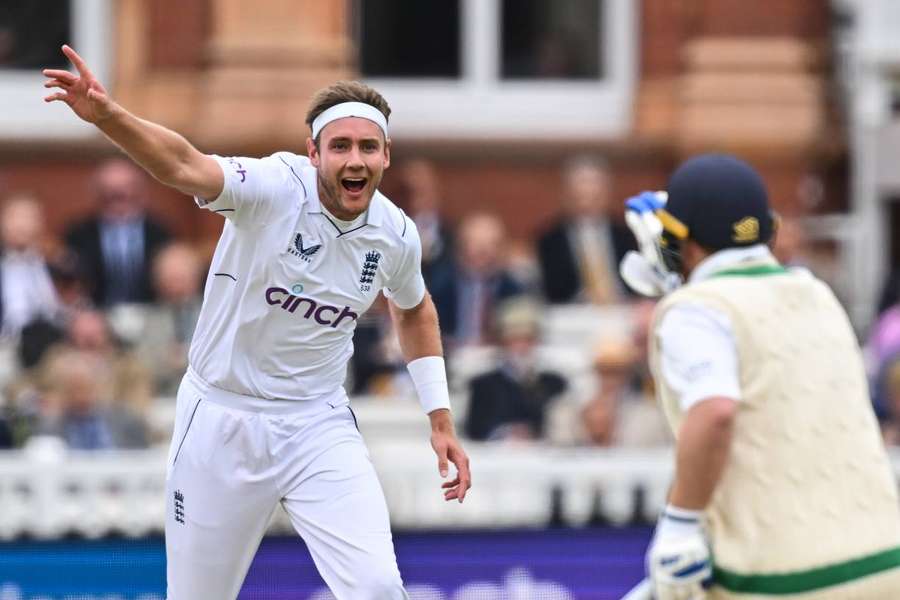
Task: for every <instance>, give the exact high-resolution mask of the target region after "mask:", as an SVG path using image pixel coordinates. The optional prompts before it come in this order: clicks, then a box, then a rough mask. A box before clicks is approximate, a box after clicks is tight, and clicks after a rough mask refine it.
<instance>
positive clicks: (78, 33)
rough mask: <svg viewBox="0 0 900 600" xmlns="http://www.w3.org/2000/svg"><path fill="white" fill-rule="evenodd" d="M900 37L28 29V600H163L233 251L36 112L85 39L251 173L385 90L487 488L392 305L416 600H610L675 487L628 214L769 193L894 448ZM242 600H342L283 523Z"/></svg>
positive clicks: (318, 19) (880, 25) (384, 411)
mask: <svg viewBox="0 0 900 600" xmlns="http://www.w3.org/2000/svg"><path fill="white" fill-rule="evenodd" d="M898 32H900V3H897V2H896V1H894V0H831V1H829V0H791V1H790V2H788V1H783V0H760V1H758V2H753V3H747V2H742V1H739V0H440V1H436V0H435V1H423V0H349V1H347V0H261V1H258V2H247V1H246V0H154V1H153V2H148V1H141V0H21V1H20V0H10V1H7V2H3V3H2V4H0V390H2V396H0V448H2V449H3V450H2V451H0V599H2V600H24V599H32V598H33V599H38V598H40V599H41V600H48V599H53V600H55V599H57V598H59V599H62V598H79V599H83V600H87V599H93V598H104V599H112V598H115V599H125V598H127V599H132V598H140V599H141V600H159V599H162V598H164V596H165V590H164V579H165V556H164V547H163V542H162V537H161V534H162V525H163V518H164V497H163V491H164V476H165V456H166V449H167V444H168V440H169V436H170V432H171V428H172V424H173V421H174V395H175V390H176V389H177V385H178V382H179V380H180V377H181V375H182V373H183V370H184V368H185V365H186V351H187V348H188V346H189V344H190V339H191V335H192V333H193V326H194V323H195V321H196V316H197V314H198V309H199V305H200V302H201V299H202V285H203V279H204V277H205V274H206V269H207V265H208V261H209V259H210V257H211V254H212V250H213V248H214V246H215V243H216V240H217V237H218V234H219V232H220V231H221V228H222V220H221V218H220V217H218V216H217V215H213V214H209V213H207V212H206V211H201V210H198V209H197V208H196V207H195V206H194V204H193V202H192V201H191V200H190V199H189V198H187V197H184V196H182V195H180V194H179V193H177V192H175V191H172V190H169V189H166V188H164V187H162V186H160V185H158V184H157V183H156V182H154V181H153V180H152V179H150V178H148V177H146V176H145V175H143V174H142V172H141V171H139V170H138V169H136V168H134V167H133V166H131V164H130V163H129V162H127V161H126V160H123V159H122V156H121V155H120V154H119V153H118V152H117V151H116V150H115V149H114V148H113V147H112V146H111V145H110V144H109V143H108V142H107V141H105V140H104V139H103V138H102V137H101V136H99V135H98V134H97V133H95V131H94V130H92V129H91V128H90V127H89V126H86V125H85V124H83V123H80V122H79V121H78V120H77V119H76V118H75V117H74V116H73V115H72V114H71V113H70V112H69V111H68V109H67V108H66V107H65V106H63V105H61V104H54V105H46V104H44V103H43V102H42V101H41V98H42V97H43V95H44V89H43V88H42V82H43V77H42V76H41V75H40V68H41V67H66V68H68V67H69V65H67V64H66V62H65V61H64V60H63V59H62V54H61V53H60V51H59V47H60V45H61V44H62V43H70V44H71V45H73V46H74V47H75V48H76V49H77V50H78V51H79V52H80V53H82V55H83V56H84V57H85V59H86V60H87V62H88V63H89V64H90V65H91V66H92V68H93V70H94V72H95V73H96V74H97V75H98V77H99V78H100V80H101V81H103V82H104V83H105V84H106V86H107V88H108V89H109V90H110V91H111V93H112V95H113V97H114V98H116V99H117V100H118V101H119V102H120V103H122V104H123V105H124V106H126V107H127V108H128V109H130V110H131V111H133V112H135V113H136V114H138V115H139V116H142V117H145V118H147V119H150V120H152V121H157V122H159V123H162V124H164V125H166V126H169V127H171V128H173V129H175V130H177V131H179V132H181V133H182V134H184V135H185V136H187V137H188V138H189V139H190V140H191V141H192V142H193V143H194V144H195V145H197V146H198V147H199V148H200V149H202V150H203V151H206V152H211V153H217V154H223V155H250V156H260V155H264V154H268V153H271V152H273V151H276V150H291V151H295V152H303V149H304V147H305V139H306V137H307V135H308V131H307V130H306V128H305V125H304V124H303V121H304V116H305V113H306V105H307V102H308V100H309V99H310V97H311V95H312V94H313V93H314V92H315V91H316V90H317V89H319V88H320V87H323V86H325V85H327V84H329V83H331V82H333V81H335V80H337V79H342V78H359V79H362V80H364V81H366V82H368V83H370V84H371V85H373V86H374V87H376V88H377V89H378V90H380V91H381V92H382V93H383V94H384V95H385V97H386V98H387V100H388V102H389V103H390V104H391V107H392V108H393V110H394V113H393V115H392V117H391V128H392V129H391V131H392V138H393V140H394V146H393V164H392V167H391V169H390V170H389V171H388V173H387V174H386V177H385V180H384V182H383V185H382V190H383V191H384V192H385V193H386V194H387V195H388V196H389V197H390V198H391V199H393V200H394V201H395V202H396V203H397V204H398V205H400V206H401V207H403V208H404V210H405V211H406V212H407V213H408V214H409V215H410V216H411V217H412V218H413V219H414V220H415V221H416V223H417V225H418V227H419V231H420V234H421V237H422V242H423V249H424V252H423V271H424V273H425V276H426V280H427V282H428V285H429V289H430V290H431V293H432V295H433V296H434V299H435V302H436V304H437V306H438V309H439V313H440V318H441V324H442V329H443V335H444V344H445V348H446V351H447V356H448V367H449V375H450V380H451V381H450V383H451V393H452V396H453V405H454V413H455V415H456V418H457V422H458V427H459V430H460V432H461V433H462V434H463V435H464V436H465V437H466V438H467V439H468V440H469V441H468V445H467V449H468V451H469V452H470V454H471V459H472V468H473V474H474V481H475V487H474V488H473V490H472V492H471V494H470V495H469V497H468V498H467V501H466V503H465V504H464V505H461V506H460V505H456V504H453V505H448V504H445V503H444V502H443V501H442V499H441V496H440V494H439V491H438V489H439V487H438V486H439V479H438V476H437V474H436V472H435V471H436V468H435V465H434V464H433V463H434V459H433V455H432V452H431V450H430V448H429V446H428V427H427V419H426V418H425V417H424V416H423V415H422V414H421V409H420V408H419V405H418V403H417V402H416V400H415V399H414V395H413V389H412V385H411V382H410V381H409V380H408V378H407V376H406V374H405V370H404V364H403V361H402V359H401V356H400V352H399V348H398V345H397V342H396V339H395V336H394V333H393V332H392V331H391V327H390V322H389V319H388V317H387V312H386V307H385V305H384V303H383V302H380V303H376V305H375V306H374V307H373V309H372V310H371V311H370V312H369V313H368V314H367V315H366V316H365V318H364V319H361V320H360V321H359V325H358V328H357V332H356V336H355V340H354V343H355V346H356V354H355V356H354V359H353V361H352V363H351V365H350V368H349V371H348V378H347V384H346V385H347V388H348V391H350V392H351V394H352V396H353V406H354V409H355V410H356V411H357V414H358V416H359V424H360V427H361V429H362V432H363V434H364V436H365V437H366V440H367V442H368V444H369V447H370V449H371V455H372V459H373V461H374V463H375V465H376V467H377V469H378V471H379V473H380V476H381V480H382V483H383V486H384V489H385V494H386V496H387V499H388V503H389V505H390V510H391V515H392V519H393V522H394V531H395V540H396V544H397V553H398V559H399V561H400V568H401V572H402V573H403V575H404V579H405V581H406V582H407V584H408V586H409V591H410V593H411V596H412V598H414V599H418V600H424V599H428V600H441V599H447V600H450V599H453V600H476V599H477V600H493V599H497V600H499V599H516V600H522V599H530V598H534V599H541V600H564V599H565V600H568V599H595V600H599V599H612V598H618V597H619V596H620V595H621V594H622V593H623V592H624V591H625V590H627V589H628V588H629V587H630V586H631V585H632V584H634V583H636V582H637V581H638V580H639V579H640V578H641V577H642V575H643V567H642V560H643V558H642V555H643V550H644V547H645V545H646V543H647V540H648V539H649V535H650V531H651V524H652V523H653V522H654V521H655V516H656V513H657V511H658V510H659V508H660V506H661V505H662V503H663V500H664V497H665V493H666V487H667V485H668V482H669V477H670V469H671V466H670V465H671V451H670V436H669V434H668V431H667V429H666V427H665V424H664V422H663V421H662V417H661V415H660V414H659V412H658V411H657V410H656V407H655V405H654V403H653V384H652V382H651V381H650V380H649V377H648V373H647V366H646V361H645V358H646V341H647V330H648V327H649V323H650V316H651V313H652V309H653V305H652V303H651V302H648V301H643V300H640V299H638V298H636V297H634V296H632V295H631V294H629V292H628V290H626V288H625V287H624V285H623V283H622V281H621V280H620V279H619V277H618V271H617V265H618V260H619V259H620V258H621V256H622V255H623V254H624V252H625V251H626V250H627V249H629V248H630V247H631V246H632V245H633V243H634V241H633V239H632V237H631V236H630V234H629V233H628V232H627V230H626V229H625V228H624V227H623V223H622V206H623V201H624V199H625V198H626V197H628V196H630V195H632V194H635V193H638V192H640V191H642V190H647V189H660V188H663V187H664V186H665V182H666V177H667V174H668V173H669V172H670V171H671V170H672V169H673V168H674V166H676V165H677V164H678V163H679V162H680V161H682V160H683V159H685V158H687V157H688V156H690V155H692V154H694V153H698V152H705V151H726V152H732V153H736V154H738V155H739V156H741V157H742V158H744V159H746V160H748V161H749V162H751V163H752V164H753V165H754V166H755V167H756V168H757V169H759V171H760V172H761V173H762V174H763V176H764V177H765V179H766V181H767V183H768V186H769V193H770V198H771V201H772V204H773V205H774V207H775V209H776V210H777V211H778V212H779V213H780V214H781V216H782V218H783V219H784V225H783V227H782V229H781V231H780V232H779V235H778V239H777V240H776V243H775V251H776V254H777V255H778V257H779V258H780V259H781V260H782V261H783V262H784V263H785V264H787V265H790V266H798V267H806V268H809V269H811V270H812V271H814V272H815V273H816V274H817V275H818V276H819V277H821V278H823V279H824V280H825V281H827V282H828V283H829V284H830V285H831V286H832V287H833V289H834V291H835V292H836V293H837V295H838V297H839V298H840V299H841V301H842V302H843V303H844V305H845V307H846V308H847V311H848V313H849V314H850V317H851V320H852V322H853V324H854V327H855V329H856V331H857V332H858V334H859V338H860V342H861V344H863V345H864V346H865V352H866V361H867V368H868V369H869V374H870V377H871V382H872V386H871V389H872V401H873V404H874V406H875V408H876V411H877V413H878V415H879V418H880V419H881V422H882V427H883V431H884V435H885V440H886V443H888V444H890V445H894V444H900V305H898V302H900V270H898V269H900V204H898V200H900V165H898V160H897V159H898V156H900V152H898V150H900V35H898ZM823 351H827V348H823ZM892 456H894V459H895V464H896V465H897V466H898V468H900V457H898V455H892ZM348 518H352V516H349V517H348ZM241 598H242V599H245V600H268V599H275V598H279V599H281V598H314V599H316V600H324V599H326V598H330V595H329V594H328V592H327V590H325V589H324V585H323V584H322V582H321V580H320V579H319V578H318V575H316V573H315V570H314V568H313V566H312V563H311V561H310V559H309V557H308V555H307V553H306V551H305V549H304V547H303V544H302V542H301V541H299V539H298V538H296V536H294V534H293V533H292V531H291V530H290V525H289V523H288V521H287V520H286V518H284V516H283V515H281V514H276V516H275V518H274V519H273V523H272V526H271V529H270V535H269V536H268V537H267V538H266V540H265V541H264V542H263V545H262V547H261V549H260V552H259V554H258V556H257V558H256V561H255V563H254V565H253V567H252V568H251V571H250V574H249V576H248V579H247V582H246V584H245V587H244V591H243V592H242V595H241Z"/></svg>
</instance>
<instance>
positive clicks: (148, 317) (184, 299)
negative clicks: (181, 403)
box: [135, 243, 204, 397]
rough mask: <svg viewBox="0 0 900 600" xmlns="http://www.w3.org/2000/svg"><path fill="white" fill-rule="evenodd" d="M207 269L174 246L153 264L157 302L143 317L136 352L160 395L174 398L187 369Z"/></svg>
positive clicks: (185, 249) (192, 253)
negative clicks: (148, 371) (203, 279)
mask: <svg viewBox="0 0 900 600" xmlns="http://www.w3.org/2000/svg"><path fill="white" fill-rule="evenodd" d="M203 272H204V268H203V265H202V264H201V262H200V258H199V257H198V256H197V253H196V252H195V251H194V249H193V248H191V247H190V246H188V245H186V244H181V243H174V244H170V245H169V246H166V247H165V248H164V249H162V250H161V251H160V252H159V254H157V255H156V258H155V260H154V262H153V283H154V289H155V291H156V297H157V302H156V303H155V304H153V305H151V306H148V307H147V309H146V310H145V311H144V313H143V315H142V327H141V330H140V333H139V335H138V336H137V340H136V342H137V346H136V348H135V351H136V353H137V356H138V358H139V359H140V360H141V362H142V363H143V364H144V365H145V366H146V367H147V368H148V369H149V370H150V373H151V375H152V378H153V381H154V387H155V389H156V393H157V394H163V395H167V396H172V397H174V396H175V394H176V392H177V391H178V385H179V384H180V383H181V379H182V377H183V376H184V371H185V369H186V368H187V353H188V349H189V347H190V345H191V338H192V337H193V335H194V327H195V326H196V324H197V317H198V316H199V315H200V305H201V303H202V302H203V296H202V294H201V290H200V285H201V282H202V277H203Z"/></svg>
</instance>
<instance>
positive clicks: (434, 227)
mask: <svg viewBox="0 0 900 600" xmlns="http://www.w3.org/2000/svg"><path fill="white" fill-rule="evenodd" d="M400 177H401V181H402V185H403V187H404V191H405V196H406V204H407V208H408V211H409V216H410V218H411V219H412V220H413V222H415V224H416V228H417V229H418V230H419V238H421V240H422V276H423V277H424V278H425V284H426V285H427V286H428V288H429V289H430V288H431V282H432V280H433V279H434V274H435V273H436V272H439V271H444V272H445V273H446V272H448V271H452V269H453V233H452V232H451V230H450V228H449V227H448V226H447V224H446V223H445V222H444V219H443V217H442V216H441V212H440V210H441V202H442V197H441V187H440V181H439V180H438V176H437V172H436V171H435V168H434V165H433V164H431V163H430V162H429V161H427V160H424V159H415V160H411V161H410V162H408V163H406V164H405V165H404V166H403V169H402V170H401V171H400Z"/></svg>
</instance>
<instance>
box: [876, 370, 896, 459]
mask: <svg viewBox="0 0 900 600" xmlns="http://www.w3.org/2000/svg"><path fill="white" fill-rule="evenodd" d="M872 389H873V391H874V393H875V398H874V402H875V414H877V415H878V420H879V421H880V422H881V435H882V437H883V438H884V443H885V445H887V446H900V352H898V353H897V354H895V355H894V356H892V357H890V358H888V359H886V360H885V361H884V362H883V363H882V364H881V368H880V370H879V372H878V374H877V376H876V378H875V385H874V386H873V388H872Z"/></svg>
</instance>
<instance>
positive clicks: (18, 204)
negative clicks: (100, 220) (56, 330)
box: [0, 195, 59, 337]
mask: <svg viewBox="0 0 900 600" xmlns="http://www.w3.org/2000/svg"><path fill="white" fill-rule="evenodd" d="M43 236H44V215H43V211H42V210H41V206H40V204H38V202H37V201H36V200H34V199H33V198H31V197H30V196H25V195H19V196H13V197H12V198H10V199H9V200H8V201H7V202H6V204H4V205H3V209H2V212H0V243H2V245H3V255H2V258H0V287H2V293H0V315H2V320H0V322H2V326H0V333H2V335H3V336H4V337H18V335H19V334H20V333H21V331H22V328H23V327H25V326H26V325H28V324H29V323H31V322H32V321H34V320H37V319H46V320H49V321H54V320H56V319H57V317H58V316H59V300H58V299H57V295H56V290H55V288H54V287H53V281H52V280H51V278H50V272H49V270H48V268H47V263H46V261H45V260H44V254H43V249H42V247H41V244H42V242H43Z"/></svg>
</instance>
